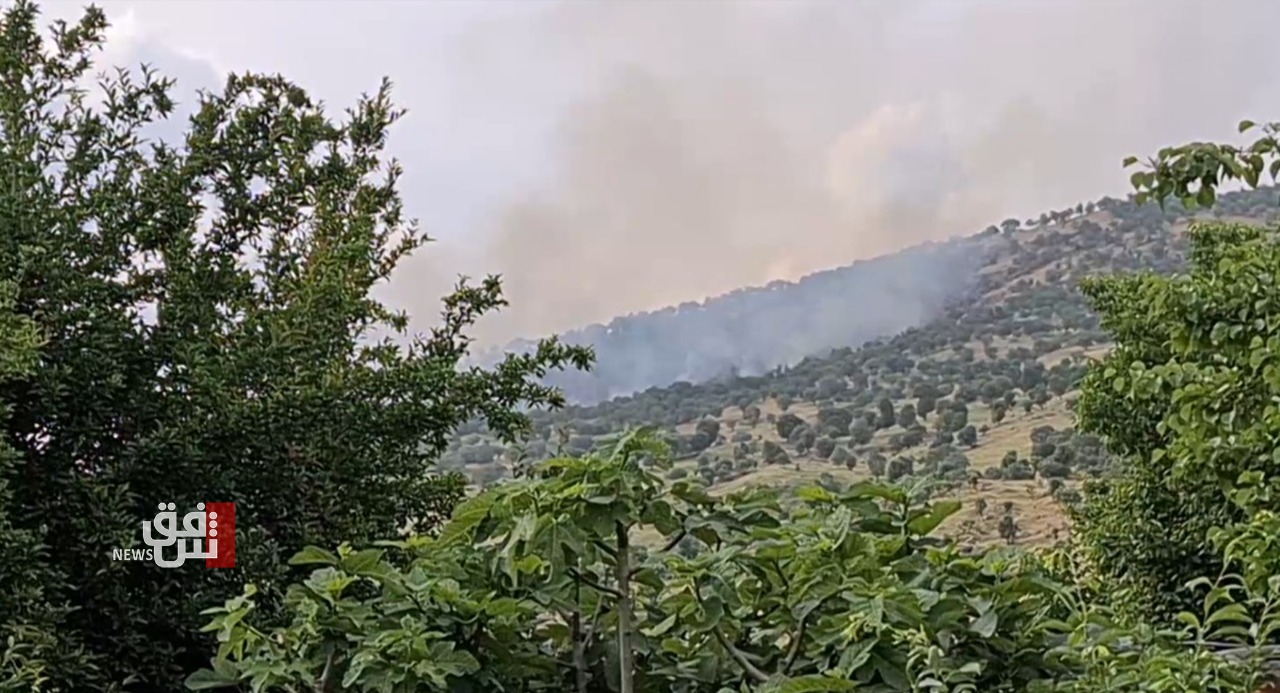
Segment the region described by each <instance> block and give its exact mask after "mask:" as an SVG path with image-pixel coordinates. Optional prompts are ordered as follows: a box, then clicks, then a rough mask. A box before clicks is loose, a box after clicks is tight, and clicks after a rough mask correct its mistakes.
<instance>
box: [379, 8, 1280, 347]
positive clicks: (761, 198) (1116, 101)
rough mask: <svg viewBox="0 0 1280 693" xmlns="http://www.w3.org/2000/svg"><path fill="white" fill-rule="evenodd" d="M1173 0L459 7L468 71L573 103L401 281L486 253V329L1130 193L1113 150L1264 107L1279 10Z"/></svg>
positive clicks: (1270, 96) (668, 299) (495, 337)
mask: <svg viewBox="0 0 1280 693" xmlns="http://www.w3.org/2000/svg"><path fill="white" fill-rule="evenodd" d="M1169 10H1170V8H1169V7H1168V6H1166V5H1164V4H1161V3H1160V2H1159V0H1151V1H1149V2H1140V1H1134V2H1124V1H1115V2H1105V3H1104V2H1096V1H1094V0H1075V1H1062V2H1036V3H1018V2H1008V1H1004V0H992V1H990V2H963V3H941V2H920V1H916V2H911V1H908V2H902V1H895V2H876V1H874V0H864V1H860V2H839V3H836V2H787V3H780V2H761V3H750V2H732V3H730V2H715V1H708V0H704V1H702V2H696V3H677V2H608V3H593V2H564V3H559V4H549V5H546V6H545V7H544V8H543V9H542V11H540V12H538V13H536V14H535V15H534V16H533V17H532V19H530V18H529V17H522V18H521V19H519V20H518V21H516V20H509V21H494V22H490V23H486V24H483V25H479V26H476V27H474V28H473V29H472V31H470V32H469V33H468V34H466V35H465V36H464V37H463V38H462V39H461V40H460V42H459V50H461V51H465V54H466V55H467V56H469V58H470V59H472V60H473V61H475V64H477V65H478V66H479V67H477V75H478V77H477V79H479V80H481V81H479V82H477V83H475V84H474V86H473V88H474V89H483V88H494V89H500V88H502V85H501V84H492V85H486V84H485V83H484V82H483V79H482V76H483V75H490V76H493V75H510V74H511V73H512V72H511V69H503V66H506V68H511V66H512V64H519V65H520V66H521V71H520V73H519V74H521V75H523V79H528V80H530V81H531V82H533V83H545V84H555V85H557V86H556V89H558V90H560V91H562V92H564V93H568V94H571V95H572V99H571V102H572V104H573V105H572V106H571V107H569V108H566V109H564V110H562V111H561V112H559V113H558V114H557V116H556V122H555V127H554V130H553V132H554V137H553V138H552V139H551V140H550V142H549V144H548V153H549V159H550V161H551V162H552V164H553V167H552V168H551V169H549V170H548V171H547V172H546V175H545V181H544V182H543V183H542V184H540V185H536V186H534V187H532V188H530V189H527V190H525V191H522V192H521V194H519V195H517V196H512V197H511V198H510V199H507V200H506V201H505V202H503V203H502V204H500V205H498V206H496V207H495V208H493V209H490V210H487V211H486V212H485V213H484V214H482V215H481V217H482V218H483V223H482V224H481V225H480V227H479V228H478V229H476V232H475V233H474V234H470V235H469V236H468V238H467V239H465V241H463V240H462V239H454V238H450V239H447V240H446V241H445V242H442V243H438V244H435V245H433V246H430V247H429V248H428V249H426V250H425V251H424V252H423V253H422V254H421V257H420V258H418V259H416V260H415V262H416V263H418V264H416V265H415V269H413V270H409V271H406V274H407V275H409V276H408V277H406V279H408V281H401V282H400V283H399V284H397V286H396V287H395V290H396V294H397V296H398V297H399V299H400V302H402V303H408V304H410V305H412V306H413V307H414V311H413V312H414V313H416V314H417V315H419V316H422V317H424V318H430V316H431V315H433V314H434V311H433V310H431V309H430V306H431V304H432V302H433V301H434V300H435V299H436V298H437V297H438V296H439V295H440V294H441V293H443V292H444V291H445V289H446V288H447V287H446V283H447V282H450V281H452V280H453V278H454V277H455V276H456V274H458V273H462V272H466V273H469V274H472V275H477V274H483V273H488V272H497V273H501V274H502V275H503V276H504V278H505V285H506V288H507V291H508V293H509V295H510V296H511V297H512V301H513V304H512V306H511V307H510V308H509V309H507V310H506V311H504V312H503V313H502V314H501V315H498V316H495V317H491V318H488V319H486V321H485V322H484V323H482V325H481V330H480V336H481V338H482V341H484V342H489V343H502V342H504V341H505V340H507V339H510V338H513V337H535V336H541V335H543V334H548V333H552V332H557V331H562V330H566V329H570V328H575V327H579V326H583V325H586V324H589V323H595V322H606V321H608V320H609V319H610V318H612V317H614V316H617V315H622V314H627V313H631V312H635V311H643V310H651V309H656V308H659V307H662V306H667V305H674V304H677V303H680V302H683V301H689V300H700V299H703V298H705V297H708V296H711V295H716V294H721V293H724V292H728V291H731V290H733V289H735V288H738V287H742V286H748V285H760V284H764V283H767V282H769V281H771V280H776V279H795V278H797V277H799V276H801V275H804V274H807V273H810V272H813V271H816V270H820V269H823V268H828V267H832V266H836V265H841V264H846V263H848V262H850V261H852V260H855V259H858V258H867V257H871V256H875V255H879V254H883V253H887V252H891V251H894V250H897V249H900V248H903V247H905V246H908V245H911V244H915V243H919V242H922V241H928V240H938V239H943V238H947V237H950V236H954V235H958V234H968V233H972V232H975V231H978V230H981V229H982V228H983V227H985V226H986V225H988V224H991V223H998V222H999V221H1000V220H1001V219H1003V218H1004V217H1006V216H1009V215H1022V216H1026V215H1032V214H1038V213H1039V212H1041V211H1043V210H1046V209H1058V208H1062V207H1065V206H1067V205H1073V204H1075V203H1076V202H1079V201H1083V200H1086V199H1092V198H1097V197H1101V196H1103V195H1106V194H1113V195H1114V194H1122V193H1123V192H1124V175H1125V174H1124V172H1123V171H1122V170H1121V169H1120V160H1121V159H1122V158H1123V157H1124V156H1126V155H1128V154H1130V153H1147V152H1150V151H1154V149H1155V148H1157V147H1159V146H1163V145H1165V144H1171V143H1174V142H1181V141H1184V140H1187V139H1189V138H1207V137H1216V138H1222V137H1224V136H1226V135H1229V134H1230V133H1231V132H1232V130H1231V127H1232V125H1233V124H1234V123H1235V121H1236V120H1238V119H1240V118H1243V117H1246V116H1262V117H1265V116H1266V115H1267V114H1268V113H1274V111H1267V110H1266V109H1267V108H1274V107H1275V106H1276V105H1277V104H1276V100H1277V99H1276V90H1275V89H1271V88H1270V87H1271V86H1272V85H1273V82H1274V79H1275V76H1276V70H1275V69H1274V68H1272V67H1270V65H1269V61H1267V60H1265V58H1264V56H1263V54H1262V51H1263V49H1264V47H1265V46H1267V45H1268V42H1267V41H1266V40H1265V39H1266V35H1265V34H1264V33H1263V32H1264V31H1265V28H1266V27H1268V26H1275V22H1274V20H1275V19H1278V18H1280V5H1273V4H1270V3H1260V2H1245V1H1242V2H1234V3H1233V2H1212V3H1211V2H1208V1H1207V0H1206V1H1203V2H1197V1H1193V0H1184V1H1182V2H1179V3H1178V7H1177V11H1169ZM493 80H494V81H495V82H500V81H501V80H500V79H498V78H497V77H493ZM520 106H521V104H520V103H518V102H512V103H511V104H510V108H511V109H512V114H513V115H512V117H513V118H518V117H519V110H520ZM495 127H497V125H495ZM422 277H429V278H430V279H429V280H428V281H425V282H424V281H423V280H422V279H421V278H422ZM428 284H430V285H431V286H430V288H429V289H428V288H427V285H428ZM890 309H891V308H890ZM816 346H818V347H821V346H831V345H816Z"/></svg>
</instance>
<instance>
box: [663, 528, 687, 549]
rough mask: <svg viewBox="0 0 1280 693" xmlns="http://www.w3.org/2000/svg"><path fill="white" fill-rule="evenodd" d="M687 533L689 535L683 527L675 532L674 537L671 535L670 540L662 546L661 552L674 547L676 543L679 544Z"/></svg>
mask: <svg viewBox="0 0 1280 693" xmlns="http://www.w3.org/2000/svg"><path fill="white" fill-rule="evenodd" d="M688 535H689V532H687V531H685V530H683V529H682V530H680V531H679V532H676V535H675V536H674V537H671V541H668V542H667V543H666V545H665V546H663V547H662V553H666V552H668V551H670V550H671V549H674V548H675V547H676V545H677V544H679V543H680V542H681V541H683V540H684V538H685V537H686V536H688Z"/></svg>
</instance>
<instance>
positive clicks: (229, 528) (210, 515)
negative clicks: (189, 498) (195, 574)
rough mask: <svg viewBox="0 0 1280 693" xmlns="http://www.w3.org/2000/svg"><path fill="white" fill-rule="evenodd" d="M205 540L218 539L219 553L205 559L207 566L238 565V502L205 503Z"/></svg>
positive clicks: (227, 566)
mask: <svg viewBox="0 0 1280 693" xmlns="http://www.w3.org/2000/svg"><path fill="white" fill-rule="evenodd" d="M204 512H205V515H206V518H205V519H206V522H205V527H207V529H206V533H205V541H206V542H209V541H213V540H215V539H216V540H217V541H218V553H217V555H216V556H215V557H213V558H206V559H204V567H206V568H234V567H236V504H235V503H205V504H204Z"/></svg>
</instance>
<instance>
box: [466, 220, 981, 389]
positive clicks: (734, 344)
mask: <svg viewBox="0 0 1280 693" xmlns="http://www.w3.org/2000/svg"><path fill="white" fill-rule="evenodd" d="M982 250H983V249H982V248H981V247H979V246H976V245H974V244H972V243H967V242H950V243H941V244H925V245H920V246H916V247H913V248H909V249H907V250H904V251H902V252H899V253H895V254H893V255H887V256H882V257H878V258H873V259H870V260H864V261H859V262H855V263H853V264H850V265H847V266H844V267H839V268H836V269H831V270H827V271H823V272H817V273H814V274H811V275H808V276H806V277H803V278H801V279H799V280H797V281H794V282H789V281H776V282H772V283H770V284H768V285H767V286H762V287H753V288H746V289H740V290H738V291H734V292H732V293H729V294H726V295H724V296H717V297H714V298H709V299H707V300H705V301H701V302H689V303H683V304H681V305H679V306H672V307H669V308H666V309H663V310H658V311H653V312H645V313H636V314H633V315H627V316H622V317H619V318H616V319H614V320H612V321H610V322H609V323H608V324H606V325H591V326H588V327H585V328H582V329H578V330H573V331H570V332H567V333H565V334H562V335H560V338H561V339H562V340H563V341H565V342H567V343H569V344H577V345H590V346H591V347H593V348H594V349H595V351H596V354H597V357H598V358H597V363H596V367H595V368H593V369H592V370H591V371H570V372H563V373H554V374H552V375H550V376H549V377H548V378H547V382H548V383H549V384H551V385H555V386H556V387H558V388H560V389H561V390H563V391H564V393H565V395H566V396H567V398H568V399H569V401H571V402H574V403H577V404H595V403H598V402H600V401H602V400H606V399H609V398H611V397H615V396H619V395H629V394H632V393H635V392H638V391H640V390H644V389H647V388H649V387H653V386H664V385H667V384H670V383H673V382H677V381H681V380H685V381H690V382H701V381H705V380H708V379H711V378H714V377H718V376H725V375H729V374H738V373H740V374H745V375H760V374H762V373H765V372H767V371H769V370H770V369H772V368H773V367H775V366H777V365H779V364H792V363H796V362H797V361H799V360H800V359H802V358H804V357H806V356H809V355H810V354H814V353H820V352H823V351H826V350H828V349H831V348H833V347H838V346H843V345H846V344H861V343H862V342H865V341H867V340H869V339H875V338H878V337H886V336H890V335H893V334H896V333H898V332H900V331H902V330H904V329H907V328H909V327H913V326H916V325H919V324H922V323H924V322H926V321H927V320H929V319H930V318H933V317H934V316H936V315H938V314H939V313H940V312H941V311H942V310H943V309H944V307H945V306H946V305H947V304H948V303H949V302H950V301H952V300H954V299H955V298H956V297H958V296H963V295H964V294H965V293H966V292H967V291H968V290H970V289H971V288H972V286H973V280H974V277H975V273H976V271H977V270H978V268H980V267H981V266H982V265H983V264H984V260H985V258H984V255H983V252H982ZM923 277H928V278H929V281H920V278H923ZM534 345H535V342H531V341H517V342H513V343H511V344H508V345H506V346H505V347H504V348H502V349H494V350H490V351H487V352H482V353H480V354H478V355H477V361H478V362H480V363H483V364H486V365H491V364H492V363H494V362H496V361H497V360H498V359H499V358H501V356H502V355H503V354H504V353H505V352H508V351H527V350H529V349H531V348H532V347H533V346H534Z"/></svg>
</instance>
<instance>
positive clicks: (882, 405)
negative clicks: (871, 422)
mask: <svg viewBox="0 0 1280 693" xmlns="http://www.w3.org/2000/svg"><path fill="white" fill-rule="evenodd" d="M876 409H877V411H878V412H879V413H878V415H877V417H876V428H877V429H884V428H889V427H891V426H893V424H894V423H896V422H897V421H896V417H894V415H893V400H891V399H889V398H888V397H881V398H880V401H878V402H876Z"/></svg>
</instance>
